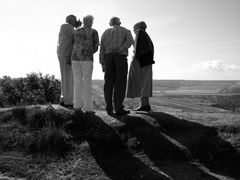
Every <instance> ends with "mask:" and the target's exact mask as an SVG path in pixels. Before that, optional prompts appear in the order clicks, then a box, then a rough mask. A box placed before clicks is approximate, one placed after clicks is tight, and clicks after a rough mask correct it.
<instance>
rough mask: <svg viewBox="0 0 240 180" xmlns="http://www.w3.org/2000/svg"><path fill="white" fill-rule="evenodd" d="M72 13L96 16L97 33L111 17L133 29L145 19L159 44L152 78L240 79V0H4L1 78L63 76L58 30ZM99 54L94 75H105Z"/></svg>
mask: <svg viewBox="0 0 240 180" xmlns="http://www.w3.org/2000/svg"><path fill="white" fill-rule="evenodd" d="M69 14H74V15H76V16H77V18H78V19H82V17H83V16H85V15H88V14H91V15H93V16H94V17H95V19H94V24H93V28H94V29H96V30H97V31H98V33H99V36H101V35H102V33H103V31H104V30H105V29H106V28H109V24H108V23H109V20H110V18H111V17H112V16H118V17H120V19H121V22H122V26H124V27H126V28H128V29H130V30H131V31H132V29H133V25H134V24H135V23H136V22H138V21H141V20H144V21H145V22H146V23H147V25H148V28H147V32H148V33H149V35H150V36H151V38H152V40H153V43H154V45H155V61H156V64H155V65H154V66H153V74H154V75H153V78H154V79H187V80H188V79H189V80H193V79H195V80H240V0H147V1H146V0H1V1H0V21H1V24H0V49H1V59H0V61H1V64H0V77H1V76H3V75H8V76H12V77H20V76H25V75H26V74H27V73H30V72H42V73H43V74H50V75H55V76H56V77H57V78H59V77H60V69H59V63H58V59H57V55H56V46H57V40H58V32H59V28H60V25H61V24H63V23H65V17H66V16H67V15H69ZM132 34H133V35H134V33H133V31H132ZM132 50H133V49H132V48H131V49H130V55H129V57H128V62H129V65H130V62H131V57H132ZM98 56H99V52H97V53H96V54H95V56H94V57H95V59H94V61H95V63H94V70H93V79H103V73H102V71H101V66H100V64H99V59H98Z"/></svg>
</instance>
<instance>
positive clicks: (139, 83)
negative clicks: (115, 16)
mask: <svg viewBox="0 0 240 180" xmlns="http://www.w3.org/2000/svg"><path fill="white" fill-rule="evenodd" d="M146 28H147V25H146V23H145V22H144V21H141V22H138V23H136V24H135V25H134V27H133V29H134V33H135V34H136V37H135V44H134V56H133V60H132V62H131V65H130V68H129V76H128V85H127V97H128V98H136V97H140V98H141V103H140V106H139V107H138V108H137V109H135V111H151V106H150V104H149V97H152V64H154V63H155V62H154V60H153V57H154V46H153V42H152V40H151V38H150V37H149V35H148V33H147V32H146Z"/></svg>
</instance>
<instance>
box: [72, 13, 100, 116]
mask: <svg viewBox="0 0 240 180" xmlns="http://www.w3.org/2000/svg"><path fill="white" fill-rule="evenodd" d="M93 20H94V17H93V16H92V15H87V16H85V17H84V18H83V27H81V28H79V29H77V30H76V31H75V32H74V47H73V52H72V71H73V82H74V83H73V84H74V88H73V89H74V90H73V107H74V109H76V110H80V111H82V110H83V111H85V113H88V114H93V113H94V111H93V101H92V86H91V83H92V72H93V54H94V53H95V52H97V50H98V46H99V38H98V32H97V31H96V30H95V29H93V28H92V25H93Z"/></svg>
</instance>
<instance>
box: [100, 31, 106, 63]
mask: <svg viewBox="0 0 240 180" xmlns="http://www.w3.org/2000/svg"><path fill="white" fill-rule="evenodd" d="M104 38H105V34H104V33H103V35H102V37H101V41H100V54H99V62H100V64H101V65H103V63H104V55H105V47H104Z"/></svg>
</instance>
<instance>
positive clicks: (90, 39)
mask: <svg viewBox="0 0 240 180" xmlns="http://www.w3.org/2000/svg"><path fill="white" fill-rule="evenodd" d="M98 46H99V38H98V32H97V31H96V30H95V29H92V28H90V27H82V28H79V29H77V30H75V32H74V47H73V52H72V60H73V61H93V54H94V53H95V52H97V50H98Z"/></svg>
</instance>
